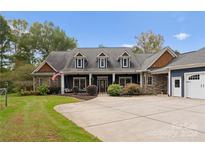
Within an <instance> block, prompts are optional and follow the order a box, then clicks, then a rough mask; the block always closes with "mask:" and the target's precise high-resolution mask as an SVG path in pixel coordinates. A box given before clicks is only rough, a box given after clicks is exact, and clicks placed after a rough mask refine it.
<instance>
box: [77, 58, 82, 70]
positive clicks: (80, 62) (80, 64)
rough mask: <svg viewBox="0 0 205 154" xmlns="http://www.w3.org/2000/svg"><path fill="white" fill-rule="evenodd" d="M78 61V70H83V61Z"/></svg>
mask: <svg viewBox="0 0 205 154" xmlns="http://www.w3.org/2000/svg"><path fill="white" fill-rule="evenodd" d="M76 61H77V68H83V59H82V58H81V59H76Z"/></svg>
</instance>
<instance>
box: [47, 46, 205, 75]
mask: <svg viewBox="0 0 205 154" xmlns="http://www.w3.org/2000/svg"><path fill="white" fill-rule="evenodd" d="M125 51H126V52H127V53H128V54H129V55H130V58H131V66H130V68H121V67H120V63H119V60H118V59H119V56H120V55H122V54H123V53H124V52H125ZM163 52H164V49H163V50H161V51H159V52H157V53H155V54H134V53H133V52H132V49H131V48H126V47H110V48H107V47H106V48H75V49H73V50H69V51H57V52H52V53H50V54H49V56H48V57H47V59H46V61H47V62H49V64H51V65H52V66H53V67H54V68H55V69H56V70H58V71H64V72H75V73H78V72H79V73H80V72H82V73H83V72H86V71H87V72H100V73H102V72H104V73H106V72H107V73H108V72H122V73H126V72H127V73H129V72H136V71H141V70H145V69H146V68H147V67H148V66H150V65H151V64H152V63H153V62H154V61H156V60H157V59H158V58H159V56H160V55H161V54H162V53H163ZM77 53H81V54H83V55H84V56H85V57H86V59H87V64H86V67H85V68H84V69H76V68H75V58H74V56H75V55H76V54H77ZM100 53H104V54H105V55H106V56H108V67H107V68H106V69H100V68H98V65H97V56H98V55H99V54H100ZM195 63H196V64H197V63H205V48H203V49H200V50H199V51H197V52H189V53H184V54H180V55H179V56H178V57H177V58H175V59H174V60H172V62H171V63H170V64H168V65H167V66H166V67H164V68H167V67H175V66H179V65H188V64H195ZM102 70H103V71H102Z"/></svg>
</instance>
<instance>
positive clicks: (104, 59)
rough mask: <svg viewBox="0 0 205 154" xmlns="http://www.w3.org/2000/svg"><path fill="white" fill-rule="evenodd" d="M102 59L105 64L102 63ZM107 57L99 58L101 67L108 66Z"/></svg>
mask: <svg viewBox="0 0 205 154" xmlns="http://www.w3.org/2000/svg"><path fill="white" fill-rule="evenodd" d="M102 60H103V61H104V63H103V64H104V65H101V64H102V63H101V62H102ZM106 60H107V59H106V58H99V68H106Z"/></svg>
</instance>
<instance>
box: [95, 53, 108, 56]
mask: <svg viewBox="0 0 205 154" xmlns="http://www.w3.org/2000/svg"><path fill="white" fill-rule="evenodd" d="M102 53H103V54H104V55H105V56H100V55H101V54H102ZM97 57H108V55H107V54H105V53H104V52H100V53H99V54H98V55H97Z"/></svg>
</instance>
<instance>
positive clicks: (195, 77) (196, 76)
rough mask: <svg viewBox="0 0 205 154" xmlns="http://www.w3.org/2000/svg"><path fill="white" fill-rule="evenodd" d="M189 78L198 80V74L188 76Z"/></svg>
mask: <svg viewBox="0 0 205 154" xmlns="http://www.w3.org/2000/svg"><path fill="white" fill-rule="evenodd" d="M189 80H200V75H199V74H196V75H192V76H190V77H189Z"/></svg>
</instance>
